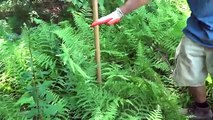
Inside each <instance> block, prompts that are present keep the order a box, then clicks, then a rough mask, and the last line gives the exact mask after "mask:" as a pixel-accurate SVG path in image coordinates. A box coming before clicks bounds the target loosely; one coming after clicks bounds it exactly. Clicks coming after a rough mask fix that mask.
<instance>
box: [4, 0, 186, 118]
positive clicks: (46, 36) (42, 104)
mask: <svg viewBox="0 0 213 120" xmlns="http://www.w3.org/2000/svg"><path fill="white" fill-rule="evenodd" d="M66 2H70V3H71V2H72V4H73V5H74V6H77V7H76V8H75V10H74V11H78V10H82V9H84V7H83V6H84V5H83V3H84V2H86V1H84V0H80V1H79V0H78V1H77V0H76V1H66ZM121 2H122V1H114V2H112V1H101V3H100V5H101V6H102V8H101V9H102V11H105V10H106V11H110V10H111V8H108V7H106V6H105V5H107V4H108V5H109V4H111V5H114V6H116V5H118V4H121ZM170 2H171V5H170V4H168V1H166V0H160V1H154V2H153V3H151V4H150V5H148V6H147V7H144V8H141V9H139V10H137V11H135V12H133V13H132V14H130V15H128V16H126V17H125V18H124V19H123V21H122V23H120V24H119V25H116V26H114V27H108V26H107V27H106V26H103V27H101V49H102V51H101V52H102V63H103V64H102V69H103V81H104V83H103V84H102V85H97V83H96V80H95V78H96V71H95V69H96V64H95V62H94V56H95V55H94V52H95V50H94V37H93V32H92V29H91V28H90V27H89V23H90V22H91V19H90V18H88V16H87V13H89V12H90V11H89V12H88V11H84V12H83V13H79V12H73V11H72V15H73V21H61V22H59V23H58V24H53V23H48V22H44V21H43V20H41V19H36V18H34V17H32V18H31V20H33V23H34V24H36V25H35V27H29V26H28V25H25V26H24V27H23V28H22V33H21V35H20V36H18V37H17V38H16V39H12V41H11V40H9V39H8V38H7V37H2V36H5V34H8V33H11V32H10V29H9V28H8V27H7V26H6V25H5V24H4V25H3V29H1V28H0V29H1V30H2V31H3V32H2V33H3V34H2V35H0V36H1V37H2V38H4V39H3V40H2V41H1V42H0V48H1V49H0V55H1V58H0V65H1V69H0V76H1V77H0V82H1V84H0V85H1V88H0V91H2V94H4V95H5V96H7V97H5V98H4V99H3V98H2V101H1V103H2V104H4V105H5V106H3V108H2V109H0V113H1V114H0V117H2V119H13V118H14V117H18V118H20V119H45V120H52V119H54V120H55V119H56V120H59V119H63V120H70V119H83V120H88V119H89V120H141V119H148V120H157V119H165V120H182V119H184V117H183V116H181V115H179V114H178V109H179V105H178V102H179V101H178V96H177V93H176V92H175V90H173V89H172V88H171V90H170V89H167V88H168V87H170V86H168V85H173V84H172V82H171V81H169V80H170V78H169V76H170V74H171V70H170V67H171V66H170V64H172V62H173V60H172V59H171V58H172V57H171V56H173V54H174V49H175V47H176V45H177V44H178V40H179V39H180V38H181V36H182V33H181V28H182V27H184V23H182V22H180V21H183V20H184V19H185V17H184V16H181V12H180V11H179V8H176V7H174V6H173V5H174V4H176V3H174V2H175V1H170ZM104 6H105V7H104ZM110 7H111V6H110ZM77 9H78V10H77ZM81 12H82V11H81ZM175 13H176V14H175ZM71 26H72V27H71ZM73 26H74V27H73ZM171 35H173V36H171ZM165 83H166V84H165ZM168 83H169V84H168ZM165 86H166V87H167V88H166V87H165ZM172 87H173V86H172ZM11 93H13V94H11ZM14 94H15V95H14ZM0 99H1V98H0ZM12 102H13V103H15V105H14V104H13V105H12V104H11V103H12ZM6 106H9V108H11V109H12V110H10V109H6V110H5V112H4V108H6Z"/></svg>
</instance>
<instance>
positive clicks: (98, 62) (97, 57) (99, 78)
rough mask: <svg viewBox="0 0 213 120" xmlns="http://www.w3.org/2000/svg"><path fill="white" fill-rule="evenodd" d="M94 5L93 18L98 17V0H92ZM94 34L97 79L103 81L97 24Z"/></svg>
mask: <svg viewBox="0 0 213 120" xmlns="http://www.w3.org/2000/svg"><path fill="white" fill-rule="evenodd" d="M92 5H93V20H94V21H95V20H97V19H98V1H97V0H93V1H92ZM94 35H95V49H96V51H95V59H96V63H97V71H96V72H97V81H98V82H99V83H102V78H101V51H100V40H99V37H100V35H99V26H96V27H95V29H94Z"/></svg>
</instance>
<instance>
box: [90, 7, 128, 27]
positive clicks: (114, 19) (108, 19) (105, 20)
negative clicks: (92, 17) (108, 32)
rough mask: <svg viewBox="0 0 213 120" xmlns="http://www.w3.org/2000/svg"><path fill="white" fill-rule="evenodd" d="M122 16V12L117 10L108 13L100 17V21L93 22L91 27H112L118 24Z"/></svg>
mask: <svg viewBox="0 0 213 120" xmlns="http://www.w3.org/2000/svg"><path fill="white" fill-rule="evenodd" d="M123 16H124V14H123V13H122V11H121V10H120V9H119V8H117V9H116V10H115V11H114V12H112V13H110V14H109V15H107V16H104V17H101V18H100V19H98V20H96V21H94V22H93V23H92V25H91V27H95V26H97V25H102V24H107V25H114V24H116V23H118V22H120V20H121V18H122V17H123Z"/></svg>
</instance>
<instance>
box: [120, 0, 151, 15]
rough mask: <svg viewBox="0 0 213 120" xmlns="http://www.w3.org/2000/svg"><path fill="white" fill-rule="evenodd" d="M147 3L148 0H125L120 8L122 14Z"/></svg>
mask: <svg viewBox="0 0 213 120" xmlns="http://www.w3.org/2000/svg"><path fill="white" fill-rule="evenodd" d="M147 3H149V0H127V2H126V3H125V4H124V5H123V6H121V7H120V9H121V11H122V12H123V13H124V14H128V13H130V12H132V11H133V10H135V9H137V8H139V7H141V6H143V5H145V4H147Z"/></svg>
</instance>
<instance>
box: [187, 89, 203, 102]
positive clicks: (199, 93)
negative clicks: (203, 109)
mask: <svg viewBox="0 0 213 120" xmlns="http://www.w3.org/2000/svg"><path fill="white" fill-rule="evenodd" d="M189 93H190V94H191V95H192V97H193V98H194V101H195V102H197V103H203V102H206V100H207V98H206V87H205V86H201V87H189Z"/></svg>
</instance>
